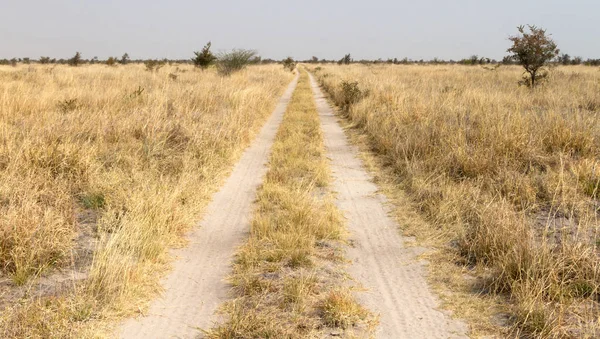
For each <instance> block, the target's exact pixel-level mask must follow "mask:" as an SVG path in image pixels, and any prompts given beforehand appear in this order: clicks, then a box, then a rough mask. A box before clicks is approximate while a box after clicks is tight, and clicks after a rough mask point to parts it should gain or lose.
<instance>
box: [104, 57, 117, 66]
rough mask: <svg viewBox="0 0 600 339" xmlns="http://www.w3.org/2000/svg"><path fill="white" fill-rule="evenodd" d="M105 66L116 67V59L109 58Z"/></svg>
mask: <svg viewBox="0 0 600 339" xmlns="http://www.w3.org/2000/svg"><path fill="white" fill-rule="evenodd" d="M106 64H107V65H108V66H116V65H117V58H115V57H110V58H108V59H106Z"/></svg>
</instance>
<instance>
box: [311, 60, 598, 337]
mask: <svg viewBox="0 0 600 339" xmlns="http://www.w3.org/2000/svg"><path fill="white" fill-rule="evenodd" d="M313 69H314V71H315V74H316V75H317V77H318V79H319V81H320V83H321V85H322V86H323V88H324V89H325V90H326V91H327V92H328V93H329V95H330V97H331V99H332V101H333V102H334V103H335V104H337V105H338V107H339V110H340V112H341V113H342V116H344V118H346V119H347V120H349V121H350V122H351V123H352V124H353V126H354V127H355V130H357V131H358V132H359V133H362V134H363V135H365V136H366V139H367V142H366V143H367V144H368V146H369V148H370V151H371V152H372V153H374V154H375V155H376V157H377V158H378V159H379V160H380V162H381V163H382V164H383V167H382V168H385V169H386V170H388V172H389V173H391V175H392V176H393V179H394V185H395V186H396V189H398V190H402V191H403V192H405V193H406V195H407V196H408V197H409V199H410V205H411V206H398V211H399V212H398V213H402V210H403V209H407V208H409V207H410V208H415V209H416V210H417V211H418V212H419V214H420V217H422V218H424V219H425V221H426V223H415V224H410V223H405V224H404V225H403V227H404V228H405V232H406V233H408V234H411V235H416V236H417V238H418V239H419V240H420V241H422V242H423V243H425V244H427V245H430V246H434V247H435V248H437V249H438V251H439V253H441V254H440V255H436V256H435V258H436V260H446V261H447V262H448V264H449V265H450V266H452V267H454V270H455V271H456V272H459V274H451V275H452V276H454V277H458V279H462V278H463V277H464V279H465V281H464V282H462V283H456V282H447V284H446V287H447V288H450V289H451V288H452V287H453V286H454V287H455V286H467V289H468V291H469V293H470V297H471V298H473V299H474V300H475V299H477V298H485V300H486V301H489V302H495V303H498V305H497V306H498V307H497V308H495V310H501V311H502V312H505V313H506V314H507V317H506V319H504V320H503V321H501V323H500V324H498V321H497V319H489V318H488V319H483V322H482V324H476V323H474V325H473V326H474V328H478V327H486V326H487V325H489V324H491V323H493V326H492V327H495V329H494V330H495V331H498V332H497V333H503V334H502V336H505V335H506V336H525V337H598V336H599V335H600V330H599V328H598V326H599V324H598V316H599V315H600V313H599V312H598V311H599V309H598V307H599V305H598V295H599V292H600V291H599V287H600V265H599V260H598V246H600V238H599V234H598V231H599V226H600V225H599V222H598V213H599V208H600V204H599V200H598V198H599V197H600V193H599V186H600V169H599V168H598V165H599V156H600V121H599V120H600V70H599V69H598V68H593V67H583V66H564V67H563V66H561V67H554V68H552V69H551V72H550V76H549V79H548V82H547V83H545V84H544V85H542V86H540V87H539V88H537V89H535V90H530V89H528V88H526V87H519V86H518V85H517V81H518V80H519V79H520V78H521V73H522V70H521V69H520V68H518V67H516V66H502V67H500V68H498V69H493V68H487V69H486V68H483V67H478V66H458V65H438V66H434V65H428V66H418V65H385V66H384V65H371V66H365V65H349V66H335V65H321V66H319V67H314V68H313ZM433 273H435V271H433ZM437 273H438V274H439V272H437ZM432 279H434V280H436V279H437V280H444V279H443V278H440V277H432ZM398 288H402V287H401V286H398ZM450 292H452V291H450ZM456 294H457V295H458V294H460V293H459V291H457V293H456ZM450 295H452V293H450ZM447 299H452V297H451V296H450V297H447ZM464 303H465V301H464V300H463V301H462V304H463V306H464ZM466 303H467V304H468V303H469V302H468V301H466ZM455 304H456V303H455ZM449 305H452V303H451V302H449ZM474 305H475V304H474ZM479 305H481V303H479ZM490 308H491V306H490ZM484 313H485V312H482V313H481V314H484ZM481 314H479V315H478V314H471V315H467V314H466V313H465V312H462V313H461V312H459V315H463V316H466V317H467V318H469V317H470V320H472V322H477V321H479V320H481V319H479V318H477V317H478V316H481ZM483 323H486V325H485V326H484V325H483ZM480 325H481V326H480ZM487 329H489V327H487Z"/></svg>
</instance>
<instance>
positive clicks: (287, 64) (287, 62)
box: [283, 57, 296, 72]
mask: <svg viewBox="0 0 600 339" xmlns="http://www.w3.org/2000/svg"><path fill="white" fill-rule="evenodd" d="M283 68H284V69H287V70H288V71H290V72H293V71H294V69H295V68H296V62H295V61H294V59H292V57H287V58H286V59H284V60H283Z"/></svg>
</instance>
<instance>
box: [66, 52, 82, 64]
mask: <svg viewBox="0 0 600 339" xmlns="http://www.w3.org/2000/svg"><path fill="white" fill-rule="evenodd" d="M67 63H68V64H69V66H74V67H77V66H79V65H80V64H81V63H82V59H81V53H79V52H75V55H74V56H73V57H72V58H71V59H69V60H67Z"/></svg>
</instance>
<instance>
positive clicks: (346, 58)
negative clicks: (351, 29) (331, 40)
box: [338, 54, 352, 65]
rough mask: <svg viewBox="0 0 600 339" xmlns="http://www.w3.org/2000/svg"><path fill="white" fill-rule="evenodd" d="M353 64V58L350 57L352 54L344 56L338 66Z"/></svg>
mask: <svg viewBox="0 0 600 339" xmlns="http://www.w3.org/2000/svg"><path fill="white" fill-rule="evenodd" d="M351 62H352V57H351V56H350V54H346V55H344V57H343V58H341V59H340V60H339V61H338V64H340V65H350V63H351Z"/></svg>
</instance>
